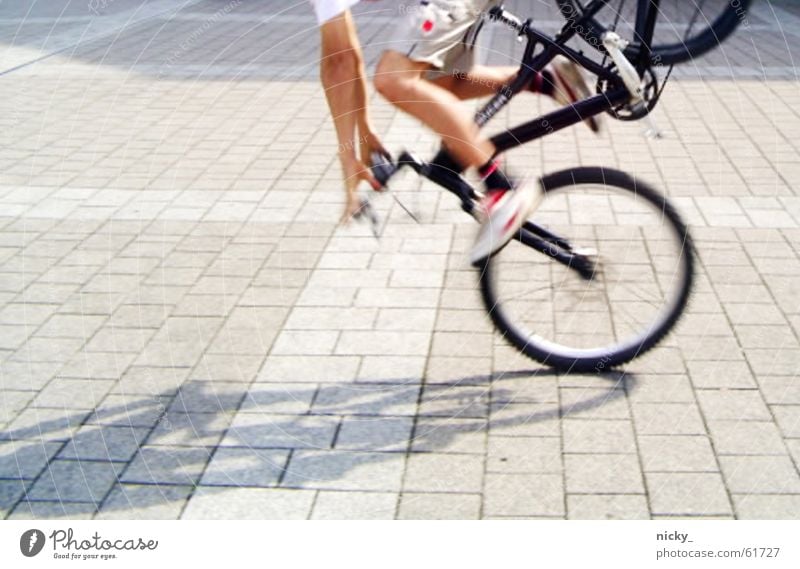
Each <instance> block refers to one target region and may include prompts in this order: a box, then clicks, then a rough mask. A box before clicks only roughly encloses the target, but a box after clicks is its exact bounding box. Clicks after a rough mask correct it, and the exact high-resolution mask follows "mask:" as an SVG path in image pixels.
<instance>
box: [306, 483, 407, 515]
mask: <svg viewBox="0 0 800 569" xmlns="http://www.w3.org/2000/svg"><path fill="white" fill-rule="evenodd" d="M397 501H398V495H397V494H394V493H390V492H332V491H327V490H320V491H319V493H318V494H317V499H316V500H315V501H314V508H313V510H312V512H311V519H312V520H391V519H394V514H395V510H396V509H397Z"/></svg>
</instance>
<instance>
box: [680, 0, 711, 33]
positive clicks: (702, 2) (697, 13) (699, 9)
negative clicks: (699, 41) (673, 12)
mask: <svg viewBox="0 0 800 569" xmlns="http://www.w3.org/2000/svg"><path fill="white" fill-rule="evenodd" d="M705 3H706V0H700V3H699V5H698V6H697V10H695V11H694V14H693V15H692V19H691V20H690V21H689V25H688V26H687V27H686V33H685V34H684V35H683V40H684V41H686V40H688V39H689V38H690V37H692V29H693V28H694V25H695V23H696V22H697V18H698V17H699V16H700V12H702V11H703V5H705Z"/></svg>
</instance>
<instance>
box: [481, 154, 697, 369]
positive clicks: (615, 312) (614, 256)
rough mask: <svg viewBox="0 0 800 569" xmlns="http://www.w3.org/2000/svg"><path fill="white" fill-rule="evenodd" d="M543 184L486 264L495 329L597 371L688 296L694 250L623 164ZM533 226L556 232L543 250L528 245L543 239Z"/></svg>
mask: <svg viewBox="0 0 800 569" xmlns="http://www.w3.org/2000/svg"><path fill="white" fill-rule="evenodd" d="M541 183H542V185H543V188H544V189H545V198H544V201H543V202H542V204H541V206H540V207H539V208H538V209H537V210H536V212H535V214H534V215H533V217H532V218H531V219H530V220H529V221H528V222H527V223H526V225H525V226H524V228H523V230H522V231H521V232H520V234H519V235H518V236H517V239H516V240H513V241H511V243H509V244H508V245H507V246H506V247H505V248H503V249H502V250H501V251H500V252H499V253H497V254H496V255H494V256H493V257H491V258H490V259H488V260H487V261H486V262H485V263H484V264H483V266H482V267H481V269H482V274H481V292H482V295H483V300H484V303H485V305H486V308H487V310H488V312H489V315H490V316H491V318H492V320H493V321H494V323H495V325H496V326H497V328H498V330H499V331H500V332H501V333H502V334H503V335H504V336H505V337H506V339H507V340H508V341H509V342H511V343H512V344H513V345H514V346H515V347H516V348H518V349H519V350H520V351H522V352H523V353H525V354H526V355H528V356H530V357H531V358H534V359H536V360H538V361H540V362H542V363H544V364H546V365H549V366H551V367H554V368H557V369H561V370H566V371H581V372H585V371H598V372H599V371H603V370H605V369H608V368H611V367H614V366H618V365H620V364H623V363H625V362H627V361H629V360H631V359H633V358H635V357H636V356H637V355H639V354H642V353H644V352H646V351H647V350H649V349H650V348H652V347H653V346H655V345H656V344H657V343H658V342H659V341H660V340H661V339H662V338H663V337H664V336H665V335H666V334H667V333H668V332H669V331H670V329H672V327H673V326H674V325H675V323H676V322H677V320H678V318H679V317H680V315H681V313H682V311H683V309H684V308H685V306H686V303H687V301H688V298H689V293H690V290H691V286H692V277H693V272H694V257H693V247H692V242H691V239H690V237H689V233H688V230H687V228H686V226H685V224H684V223H683V221H682V220H681V219H680V217H679V216H678V214H677V213H676V212H675V210H674V209H673V208H672V207H671V206H670V204H669V203H668V202H667V201H666V200H665V198H664V197H663V196H661V195H660V194H659V193H658V192H656V191H655V190H653V189H652V188H650V187H649V186H647V185H646V184H644V183H642V182H641V181H638V180H636V179H634V178H632V177H630V176H628V175H627V174H625V173H623V172H619V171H617V170H610V169H604V168H575V169H571V170H565V171H562V172H557V173H555V174H551V175H549V176H546V177H545V178H543V179H542V180H541ZM533 224H535V225H533ZM542 230H544V231H542ZM535 233H537V234H538V235H540V236H542V235H544V236H547V235H548V233H549V234H550V236H549V237H546V238H545V241H546V243H547V245H546V247H541V246H538V248H539V249H541V250H537V246H532V245H531V243H532V240H531V239H533V241H536V240H537V239H541V237H539V238H537V237H534V234H535ZM553 236H557V237H558V238H560V240H558V239H555V238H554V237H553ZM539 243H541V241H539ZM556 257H560V258H562V260H563V259H565V258H566V259H571V260H570V261H568V262H566V261H565V262H559V261H557V260H556Z"/></svg>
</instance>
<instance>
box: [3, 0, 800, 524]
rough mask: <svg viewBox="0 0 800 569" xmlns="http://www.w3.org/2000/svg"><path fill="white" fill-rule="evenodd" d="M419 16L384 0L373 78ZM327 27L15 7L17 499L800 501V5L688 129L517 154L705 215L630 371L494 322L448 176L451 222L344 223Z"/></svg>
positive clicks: (572, 510)
mask: <svg viewBox="0 0 800 569" xmlns="http://www.w3.org/2000/svg"><path fill="white" fill-rule="evenodd" d="M528 4H535V8H534V9H533V13H532V14H531V15H532V16H534V18H535V19H536V21H537V23H539V24H540V25H541V27H542V28H543V29H546V30H550V31H553V30H555V29H556V26H557V25H559V24H558V19H559V16H558V14H557V12H556V11H555V10H554V9H553V8H547V7H544V5H545V3H542V2H536V3H528V2H522V1H520V0H517V1H514V2H509V3H508V4H507V7H508V8H509V9H511V10H512V11H518V12H519V13H520V14H522V15H524V14H525V11H524V10H525V9H524V8H521V7H524V6H527V5H528ZM528 10H530V8H528ZM397 12H398V9H397V8H396V4H395V3H393V2H388V1H386V2H377V3H365V4H362V5H361V6H360V7H359V9H358V10H357V15H356V20H357V21H358V23H359V27H360V33H361V37H362V41H363V42H364V43H365V46H366V48H365V52H366V57H367V60H368V63H369V65H370V68H371V69H372V68H373V67H374V63H375V61H376V59H377V57H378V55H379V54H380V52H381V50H382V48H383V47H384V46H385V43H384V42H386V41H387V37H388V34H389V33H390V32H391V29H392V27H393V24H394V23H395V22H396V17H397ZM316 36H317V31H316V28H315V24H314V19H313V15H312V13H311V10H310V8H309V6H308V5H307V3H306V2H305V1H300V0H298V2H294V3H292V2H285V1H278V0H272V1H259V2H253V1H249V0H231V1H226V0H203V1H184V2H180V1H176V0H159V1H152V2H141V1H140V0H88V2H87V0H81V1H79V2H74V1H73V2H66V1H64V0H61V1H47V2H44V1H43V0H42V1H39V2H37V3H32V2H30V1H28V2H16V3H12V4H9V3H8V2H4V3H2V4H0V109H2V112H0V144H1V147H0V148H2V149H1V150H0V370H2V375H0V387H1V388H2V397H1V398H0V403H1V404H2V405H0V426H1V427H2V431H0V438H1V439H2V442H0V515H1V516H4V517H8V518H11V519H15V518H27V517H45V518H55V517H68V518H91V517H98V518H152V519H155V518H166V519H174V518H431V517H443V518H495V517H526V518H528V517H530V518H573V519H574V518H600V519H603V518H628V519H629V518H650V517H654V518H656V517H658V518H664V517H685V516H692V517H707V518H732V517H737V518H797V517H800V476H799V475H798V466H800V382H799V381H798V378H797V375H798V369H800V344H798V334H800V302H798V294H800V284H798V283H800V280H798V276H800V264H799V263H798V255H797V248H798V243H800V197H799V194H798V192H797V190H796V187H795V181H796V180H797V179H798V177H799V176H800V160H799V159H798V146H799V145H800V139H798V137H797V133H798V132H799V131H800V115H799V114H798V113H800V90H799V89H798V81H797V72H796V70H795V67H794V60H795V58H796V57H797V56H798V55H800V51H798V49H797V46H798V45H800V9H798V7H797V6H796V5H794V4H793V3H792V2H789V1H788V0H785V1H780V2H772V3H769V2H766V1H762V2H758V3H757V7H756V8H755V9H754V11H753V13H751V14H750V16H749V18H748V22H747V25H746V26H745V27H744V28H742V29H741V30H740V31H739V33H738V35H737V36H736V37H735V38H734V39H732V40H730V41H729V42H727V43H726V44H724V46H723V49H720V50H718V51H716V52H715V53H713V54H711V55H710V56H708V57H707V58H704V59H701V60H698V61H696V62H693V63H691V64H688V65H686V66H685V67H682V68H680V69H677V68H676V70H675V72H674V78H673V79H672V80H671V81H670V83H669V84H668V85H667V89H666V90H665V94H664V97H663V101H662V103H661V104H660V106H659V107H658V109H657V111H656V112H655V120H656V121H657V122H658V124H659V125H660V126H661V128H663V129H664V130H665V132H666V137H665V138H664V139H662V140H650V139H647V138H645V137H644V136H643V135H642V131H643V130H644V128H645V126H644V125H643V124H641V123H621V122H617V121H613V120H612V119H611V118H610V117H609V118H607V120H606V121H605V126H606V129H607V130H606V134H605V135H603V136H602V137H601V138H596V137H594V136H593V135H591V134H590V133H589V132H588V131H586V130H585V129H584V128H583V127H581V126H578V127H575V128H573V129H570V130H567V131H563V132H560V133H557V134H555V135H553V136H551V137H548V138H547V139H546V140H545V141H544V142H543V143H536V144H531V145H528V146H527V147H524V148H523V149H521V150H518V151H516V152H515V153H512V155H511V156H510V158H509V161H510V163H511V164H512V166H516V167H517V168H518V169H522V168H526V169H527V170H528V171H531V172H532V173H533V174H536V173H539V172H545V171H553V170H557V169H561V168H564V167H568V166H574V165H578V164H584V165H591V164H600V165H606V166H613V167H616V168H620V169H623V170H627V171H630V172H632V173H635V174H637V175H639V176H641V177H642V178H644V179H646V180H648V181H649V182H651V183H653V184H654V185H656V186H657V187H659V188H661V189H662V190H663V191H665V192H667V193H668V194H669V195H670V196H671V198H672V199H673V200H674V202H675V203H676V205H677V206H678V207H679V209H680V211H681V213H682V214H683V215H684V216H685V218H686V219H687V220H689V221H690V223H691V226H692V227H691V229H692V233H693V235H694V236H695V238H696V241H697V248H698V251H699V256H700V260H701V263H700V267H699V271H700V275H699V279H698V283H697V287H696V294H695V297H694V300H693V303H692V305H691V307H690V310H689V312H688V313H687V315H686V316H685V318H684V319H683V321H682V323H681V325H680V326H679V327H678V329H677V331H676V332H675V333H673V334H672V335H671V336H670V337H669V338H668V339H667V341H666V342H664V343H663V344H662V345H661V346H660V347H659V348H657V349H655V350H653V351H652V352H651V353H649V354H647V355H646V356H644V357H642V358H640V359H638V360H636V361H634V362H633V363H631V364H630V365H629V366H628V367H627V368H626V370H625V372H624V373H618V374H614V375H610V376H563V375H557V374H554V373H553V372H551V371H549V370H548V369H546V368H543V367H541V366H540V365H538V364H536V363H535V362H533V361H532V360H528V359H526V358H524V357H523V356H521V355H519V354H518V353H517V352H516V351H515V350H514V349H512V348H510V347H508V346H507V345H506V344H505V342H504V340H503V339H502V338H500V337H499V336H498V335H497V334H496V333H494V332H493V328H492V326H491V324H490V322H489V321H488V318H487V317H486V315H485V311H484V310H483V307H482V304H481V300H480V297H479V292H478V290H477V275H476V274H475V272H474V271H473V270H472V269H470V267H469V264H468V261H467V251H468V249H469V246H470V244H471V242H472V239H473V238H474V235H475V230H476V226H475V225H474V222H471V220H470V218H469V217H467V216H466V215H464V214H463V213H462V212H461V211H460V209H459V204H458V202H457V201H456V200H455V199H454V198H452V197H451V196H450V195H445V194H444V192H442V191H441V190H439V189H437V188H436V187H435V186H433V185H431V184H423V185H422V186H421V187H419V188H418V189H415V188H417V185H416V184H415V183H414V181H413V180H409V181H407V182H406V183H407V184H408V188H407V189H408V191H407V192H406V193H405V194H403V199H404V200H407V205H408V207H410V208H412V209H414V210H416V211H417V212H419V213H420V217H421V221H422V223H421V224H416V223H415V222H414V221H413V220H412V219H410V218H409V217H408V216H407V215H406V213H405V212H404V211H403V209H402V208H401V207H400V206H399V205H398V204H397V203H395V202H394V201H393V200H392V199H391V198H382V201H381V200H379V201H378V202H377V204H378V207H379V209H380V210H381V212H382V213H383V214H384V217H385V218H386V219H388V223H387V225H386V228H385V230H384V233H383V236H382V238H381V239H380V240H376V239H375V238H374V237H373V236H372V234H371V232H370V230H369V228H368V227H366V226H363V225H354V226H350V227H346V228H338V227H337V226H336V221H337V220H338V217H339V214H340V208H341V204H342V194H343V192H342V189H341V183H340V179H339V177H340V173H339V168H338V162H337V160H336V157H335V153H336V143H335V137H334V135H333V128H332V124H331V121H330V119H329V118H328V115H327V107H326V105H325V100H324V94H323V92H322V90H321V88H320V86H319V82H318V67H317V61H318V49H319V48H318V41H317V37H316ZM484 44H485V45H486V47H489V48H491V49H490V50H487V51H488V52H489V55H488V57H489V60H490V62H492V63H505V64H513V63H514V62H515V61H516V59H515V58H516V57H518V55H515V54H518V53H519V49H520V47H519V46H518V45H517V44H516V42H515V38H514V37H513V36H511V35H509V34H508V32H507V31H505V30H504V29H502V28H500V29H497V28H496V27H495V28H487V30H486V32H485V33H484ZM372 103H373V114H374V117H375V122H376V124H377V125H378V127H379V130H380V131H381V133H383V135H384V139H385V142H386V144H387V145H388V146H389V147H390V148H392V149H393V150H398V149H400V148H403V147H408V148H415V149H417V150H420V152H421V153H423V154H424V153H427V152H430V151H432V150H433V149H434V148H435V146H436V145H435V142H434V140H433V139H432V137H431V136H429V135H428V134H426V133H425V132H424V131H423V130H422V129H420V128H419V127H417V125H416V124H415V123H414V122H413V121H410V120H408V119H406V118H404V117H401V116H399V115H398V114H396V113H395V112H394V111H393V110H392V109H390V108H389V107H388V106H387V105H386V104H385V103H384V102H383V101H381V100H380V99H379V97H377V96H374V97H373V100H372ZM551 108H552V104H551V102H550V101H548V100H544V99H541V98H535V97H532V96H531V97H519V98H518V99H516V100H515V101H514V102H513V103H512V105H511V108H510V110H509V111H507V112H505V113H504V114H503V115H502V116H501V117H499V118H498V119H497V121H496V123H495V125H494V126H491V127H490V128H494V129H497V128H499V127H502V126H503V125H510V124H513V123H518V122H521V121H522V120H524V119H525V118H529V117H531V116H532V115H533V114H534V113H540V112H544V111H546V110H548V109H551Z"/></svg>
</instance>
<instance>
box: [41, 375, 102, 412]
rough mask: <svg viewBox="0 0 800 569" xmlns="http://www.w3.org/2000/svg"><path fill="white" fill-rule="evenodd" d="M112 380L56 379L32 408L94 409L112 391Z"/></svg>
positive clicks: (44, 390) (43, 390) (42, 391)
mask: <svg viewBox="0 0 800 569" xmlns="http://www.w3.org/2000/svg"><path fill="white" fill-rule="evenodd" d="M113 384H114V382H113V381H111V380H106V381H103V380H99V379H96V380H80V379H78V380H70V379H62V378H56V379H54V380H53V381H51V382H50V383H49V384H48V385H47V386H46V387H45V388H44V389H42V390H41V391H39V394H38V395H37V396H36V398H35V399H34V400H33V401H32V402H31V407H52V408H55V409H87V410H89V409H94V408H95V407H96V406H97V405H99V404H100V402H101V401H102V400H103V399H104V398H105V396H106V394H107V393H108V392H109V391H110V390H111V387H112V386H113Z"/></svg>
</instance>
